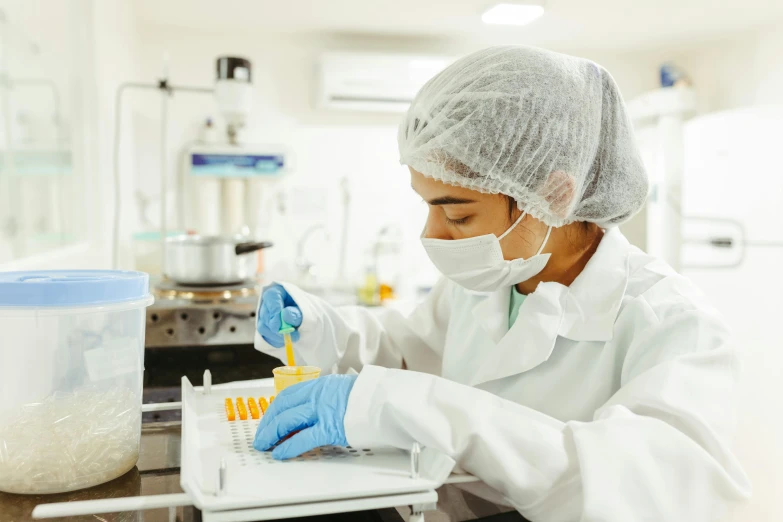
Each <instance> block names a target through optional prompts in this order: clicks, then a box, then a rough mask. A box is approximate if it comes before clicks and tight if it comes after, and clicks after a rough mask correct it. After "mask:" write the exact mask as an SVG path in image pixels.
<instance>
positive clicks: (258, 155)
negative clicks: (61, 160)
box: [113, 56, 290, 271]
mask: <svg viewBox="0 0 783 522" xmlns="http://www.w3.org/2000/svg"><path fill="white" fill-rule="evenodd" d="M251 74H252V69H251V64H250V62H249V61H248V60H246V59H243V58H237V57H232V56H221V57H219V58H218V59H217V67H216V80H215V86H214V88H212V87H193V86H183V85H174V84H172V83H171V82H170V80H169V78H168V72H167V71H166V67H165V66H164V73H163V75H162V78H160V79H159V80H158V81H157V82H154V83H143V82H141V83H140V82H126V83H123V84H121V85H120V86H119V87H118V89H117V94H116V103H115V112H116V114H115V129H114V157H113V160H114V178H115V201H114V211H115V214H114V232H113V262H114V266H115V267H116V266H117V264H118V262H119V241H120V236H119V230H120V215H121V211H120V208H121V203H122V197H121V193H120V182H119V181H120V173H119V168H120V157H119V150H120V146H119V145H120V140H121V134H120V130H121V128H122V125H121V120H122V103H123V95H124V93H125V91H126V90H128V89H144V90H157V91H159V92H160V94H161V118H160V125H161V147H160V202H161V204H160V241H161V243H160V252H161V254H160V256H161V271H162V269H163V267H165V266H166V255H167V254H166V248H165V238H166V237H167V236H168V231H169V229H170V228H172V224H171V223H169V222H168V221H169V217H168V215H169V212H168V208H167V207H168V204H167V200H168V198H167V195H168V193H169V189H170V187H169V175H168V172H167V161H168V159H167V153H168V145H167V138H168V100H169V98H170V97H171V96H172V95H173V94H175V93H179V92H184V93H197V94H210V95H212V96H214V98H215V101H216V103H217V105H218V108H219V110H220V111H221V112H222V113H223V116H224V118H225V120H226V142H224V143H220V144H217V143H213V144H194V143H191V144H189V145H188V146H187V147H185V148H184V149H183V151H182V153H181V157H180V158H179V159H180V161H179V162H178V171H177V179H176V183H175V186H174V187H172V188H173V189H174V190H175V193H176V196H177V197H176V199H175V201H176V203H175V207H176V208H175V210H176V212H175V215H176V221H177V223H176V228H177V229H179V230H193V231H195V232H197V233H199V234H201V235H205V236H206V235H233V234H236V233H238V232H239V231H240V230H241V229H244V228H247V229H248V230H249V236H250V237H251V238H257V237H258V236H259V231H258V230H257V223H258V215H259V213H260V210H261V209H260V205H261V201H262V191H263V188H264V186H265V184H266V183H268V182H269V181H276V180H277V179H278V178H279V177H280V175H281V174H282V173H284V172H285V171H286V170H287V168H288V167H289V163H290V161H289V160H290V158H289V156H288V154H287V153H286V152H285V151H284V148H283V147H282V146H279V145H248V144H242V143H241V140H240V138H241V134H240V130H241V129H242V128H243V127H244V126H245V122H246V119H247V116H248V114H249V112H250V109H251V105H252V98H253V85H252V83H251V81H252V75H251Z"/></svg>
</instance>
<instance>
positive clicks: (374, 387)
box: [345, 300, 749, 522]
mask: <svg viewBox="0 0 783 522" xmlns="http://www.w3.org/2000/svg"><path fill="white" fill-rule="evenodd" d="M638 306H641V307H644V306H645V304H644V302H643V300H642V302H641V303H638ZM643 313H644V314H646V315H648V316H649V319H650V323H652V325H651V326H650V325H649V324H648V325H647V326H644V327H643V328H642V329H641V330H640V331H638V333H637V334H636V335H634V336H633V338H632V339H630V342H629V344H628V351H627V353H626V358H625V361H624V363H623V365H622V376H619V378H620V379H621V387H620V389H619V390H618V391H617V392H616V394H615V395H613V396H612V397H611V399H610V400H609V401H608V402H607V403H606V404H605V405H603V406H602V407H601V408H600V409H599V410H597V411H596V412H595V415H594V417H593V419H592V420H591V421H590V422H573V421H571V422H565V423H564V422H561V421H559V420H556V419H554V418H551V417H549V416H547V415H544V414H542V413H540V412H537V411H534V410H532V409H530V408H528V407H525V406H523V405H520V404H517V403H515V402H512V401H510V400H506V399H503V398H500V397H498V396H496V395H493V394H490V393H488V392H485V391H482V390H479V389H475V388H471V387H468V386H465V385H462V384H458V383H454V382H451V381H448V380H445V379H443V378H438V377H433V376H430V375H422V374H419V373H414V372H404V371H396V370H386V369H381V368H376V367H372V366H369V367H365V368H364V370H363V371H362V372H361V374H360V375H359V378H358V379H357V382H356V384H355V385H354V388H353V391H352V393H351V396H350V399H349V404H348V410H347V412H346V417H345V429H346V436H347V440H348V442H349V443H350V444H351V445H352V446H357V447H372V446H378V445H391V446H396V447H399V448H409V447H410V446H411V444H412V443H413V442H414V441H417V442H419V443H420V444H422V445H423V446H428V447H434V448H437V449H440V450H441V451H443V452H445V453H446V454H448V455H449V456H451V457H452V458H454V459H455V460H456V461H457V464H458V465H459V466H460V467H461V468H463V469H464V470H465V471H467V472H469V473H472V474H473V475H475V476H477V477H478V478H480V479H481V480H482V481H483V482H484V483H485V484H486V485H488V486H489V487H491V488H492V489H494V490H496V491H497V492H498V493H499V494H500V495H502V498H504V499H505V500H506V501H507V502H508V503H509V504H510V505H512V506H514V507H515V508H516V509H517V510H518V511H519V512H521V513H522V514H523V515H524V516H525V517H527V518H528V519H530V520H532V521H539V520H540V521H546V522H555V521H576V520H580V521H585V522H588V521H604V522H605V521H618V522H621V521H622V522H628V521H635V520H672V521H673V520H682V521H686V520H687V521H688V522H701V521H704V522H707V521H710V522H712V521H716V520H721V518H722V517H723V516H724V515H725V512H726V510H727V507H729V506H730V504H732V503H734V502H737V501H740V500H742V499H744V498H746V497H747V496H748V494H749V484H748V482H747V479H746V478H745V475H744V474H743V472H742V470H741V469H740V467H739V465H738V464H737V462H736V461H735V459H734V457H733V456H732V454H731V452H730V449H729V442H728V441H729V439H730V434H731V431H732V429H733V424H734V417H733V414H734V402H735V391H736V390H735V388H736V381H737V376H738V375H737V374H738V370H737V360H736V355H735V353H734V351H733V350H732V349H731V348H730V347H729V346H728V344H727V336H726V333H725V330H724V328H723V327H722V325H721V324H720V322H719V321H720V319H718V318H715V317H709V316H707V315H705V314H704V313H702V312H697V311H685V312H682V313H678V314H675V315H673V316H671V317H665V318H658V317H656V316H655V313H654V312H653V311H652V309H650V308H649V307H647V309H646V310H644V311H643ZM630 317H631V318H630V319H629V320H631V321H637V320H638V317H639V314H631V315H630Z"/></svg>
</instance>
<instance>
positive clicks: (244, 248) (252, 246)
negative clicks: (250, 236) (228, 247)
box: [234, 241, 272, 256]
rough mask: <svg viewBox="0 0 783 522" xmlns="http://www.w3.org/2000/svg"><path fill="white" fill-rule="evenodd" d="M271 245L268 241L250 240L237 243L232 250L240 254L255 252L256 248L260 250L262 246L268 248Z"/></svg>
mask: <svg viewBox="0 0 783 522" xmlns="http://www.w3.org/2000/svg"><path fill="white" fill-rule="evenodd" d="M271 246H272V243H271V242H269V241H260V242H258V243H254V242H250V243H239V244H237V246H236V247H235V248H234V252H235V253H236V255H238V256H241V255H242V254H249V253H251V252H255V251H256V250H261V249H262V248H269V247H271Z"/></svg>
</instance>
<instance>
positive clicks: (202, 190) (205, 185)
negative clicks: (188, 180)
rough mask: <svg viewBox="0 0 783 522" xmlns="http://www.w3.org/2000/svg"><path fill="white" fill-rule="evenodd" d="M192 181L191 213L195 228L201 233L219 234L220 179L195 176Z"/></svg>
mask: <svg viewBox="0 0 783 522" xmlns="http://www.w3.org/2000/svg"><path fill="white" fill-rule="evenodd" d="M192 183H193V193H194V195H195V198H194V200H195V201H194V202H193V215H192V216H191V218H192V219H193V220H194V222H195V223H196V224H197V225H196V230H197V232H198V233H199V234H201V235H205V236H206V235H214V234H220V203H221V202H220V197H221V191H220V180H218V179H212V178H205V179H200V178H195V177H194V179H193V181H192Z"/></svg>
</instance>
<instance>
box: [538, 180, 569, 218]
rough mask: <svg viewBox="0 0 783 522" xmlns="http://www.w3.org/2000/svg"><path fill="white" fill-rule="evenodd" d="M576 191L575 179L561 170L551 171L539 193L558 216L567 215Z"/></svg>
mask: <svg viewBox="0 0 783 522" xmlns="http://www.w3.org/2000/svg"><path fill="white" fill-rule="evenodd" d="M575 193H576V180H575V179H574V176H572V175H571V174H567V173H565V172H563V171H562V170H556V171H554V172H551V173H550V174H549V176H548V177H547V179H546V183H544V188H543V189H542V190H541V191H540V194H541V195H542V196H544V199H546V201H547V202H548V203H549V209H550V210H551V211H552V213H553V214H555V215H557V216H558V217H560V218H565V217H566V216H567V215H568V212H569V210H570V209H571V205H572V204H573V202H574V201H573V200H574V195H575Z"/></svg>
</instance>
